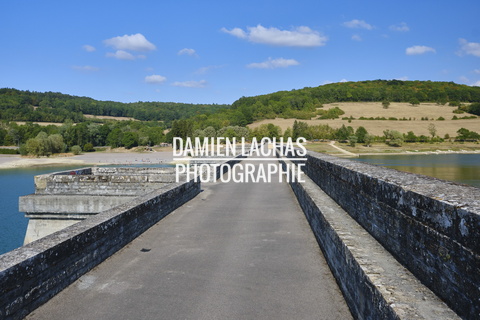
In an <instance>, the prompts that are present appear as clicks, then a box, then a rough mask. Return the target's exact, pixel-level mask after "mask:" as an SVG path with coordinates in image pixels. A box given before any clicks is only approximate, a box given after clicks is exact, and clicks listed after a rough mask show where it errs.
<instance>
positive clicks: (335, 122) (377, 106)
mask: <svg viewBox="0 0 480 320" xmlns="http://www.w3.org/2000/svg"><path fill="white" fill-rule="evenodd" d="M333 107H339V108H340V109H342V110H343V111H345V114H344V115H342V116H341V118H343V117H348V118H349V117H353V118H355V119H358V118H360V117H362V116H363V117H366V118H370V117H373V118H375V117H385V118H387V119H388V118H390V117H394V118H397V119H401V118H406V119H410V120H406V121H399V120H398V121H395V120H352V121H351V122H349V121H348V120H342V119H327V120H300V121H304V122H307V123H308V124H309V125H317V124H328V125H329V126H331V127H332V128H340V127H341V126H342V125H343V124H344V125H345V126H351V127H353V129H355V130H356V129H357V128H358V127H360V126H363V127H365V128H366V129H367V131H368V133H370V134H373V135H377V136H382V135H383V131H384V130H386V129H389V130H397V131H400V132H402V133H407V132H408V131H413V132H414V133H415V134H416V135H417V136H419V135H426V136H429V135H430V134H429V131H428V125H429V124H430V123H433V124H435V127H436V129H437V135H438V136H440V137H444V136H445V134H449V135H450V136H451V137H455V136H456V135H457V130H458V129H460V128H466V129H468V130H471V131H475V132H480V118H479V117H477V118H476V119H461V120H451V119H452V117H453V116H454V115H456V116H457V117H459V118H460V117H463V116H467V115H469V114H466V113H464V114H455V113H453V110H455V109H456V108H455V107H449V106H439V105H436V104H435V103H422V104H420V105H419V106H417V107H413V106H412V105H411V104H409V103H397V102H392V103H391V104H390V106H389V108H388V109H384V108H383V107H382V104H381V103H380V102H339V103H331V104H325V105H324V107H323V109H324V110H328V109H330V108H333ZM425 117H426V118H428V119H429V120H428V121H425V120H421V119H422V118H425ZM439 117H443V118H445V120H443V121H441V120H437V119H438V118H439ZM294 121H295V119H281V118H277V119H267V120H262V121H258V122H255V123H253V124H251V125H249V127H250V128H252V129H253V128H255V127H258V126H260V125H261V124H263V123H273V124H275V125H277V126H279V127H280V128H281V129H282V132H283V131H285V130H286V129H287V128H288V127H290V128H291V127H293V122H294Z"/></svg>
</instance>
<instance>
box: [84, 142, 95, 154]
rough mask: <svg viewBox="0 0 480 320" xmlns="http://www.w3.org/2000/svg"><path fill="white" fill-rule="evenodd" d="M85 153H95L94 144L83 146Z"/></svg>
mask: <svg viewBox="0 0 480 320" xmlns="http://www.w3.org/2000/svg"><path fill="white" fill-rule="evenodd" d="M83 151H85V152H94V151H95V149H94V148H93V144H92V143H90V142H89V143H85V145H84V146H83Z"/></svg>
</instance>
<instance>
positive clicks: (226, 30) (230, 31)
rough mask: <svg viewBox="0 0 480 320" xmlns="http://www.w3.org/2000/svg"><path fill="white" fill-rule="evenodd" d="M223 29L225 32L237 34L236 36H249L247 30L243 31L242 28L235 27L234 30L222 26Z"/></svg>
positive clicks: (241, 37)
mask: <svg viewBox="0 0 480 320" xmlns="http://www.w3.org/2000/svg"><path fill="white" fill-rule="evenodd" d="M221 31H222V32H225V33H228V34H231V35H232V36H235V37H237V38H240V39H245V38H247V34H246V33H245V31H243V30H242V29H240V28H233V29H232V30H228V29H227V28H222V29H221Z"/></svg>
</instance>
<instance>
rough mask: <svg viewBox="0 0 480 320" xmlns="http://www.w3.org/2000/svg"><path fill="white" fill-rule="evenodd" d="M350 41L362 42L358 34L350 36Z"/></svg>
mask: <svg viewBox="0 0 480 320" xmlns="http://www.w3.org/2000/svg"><path fill="white" fill-rule="evenodd" d="M352 40H355V41H362V40H363V39H362V37H360V36H359V35H358V34H354V35H353V36H352Z"/></svg>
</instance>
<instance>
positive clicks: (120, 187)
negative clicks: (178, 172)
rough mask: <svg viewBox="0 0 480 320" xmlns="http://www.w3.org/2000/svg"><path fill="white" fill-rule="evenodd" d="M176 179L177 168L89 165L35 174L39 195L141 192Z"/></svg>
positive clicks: (129, 193) (131, 193)
mask: <svg viewBox="0 0 480 320" xmlns="http://www.w3.org/2000/svg"><path fill="white" fill-rule="evenodd" d="M173 182H175V172H174V168H137V167H122V168H99V167H95V168H85V169H78V170H72V171H65V172H57V173H54V174H45V175H39V176H36V177H35V193H36V194H55V195H61V194H69V195H70V194H91V195H110V196H112V195H138V194H145V193H146V192H149V191H151V190H153V189H158V188H161V187H163V186H165V185H167V184H169V183H173Z"/></svg>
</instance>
